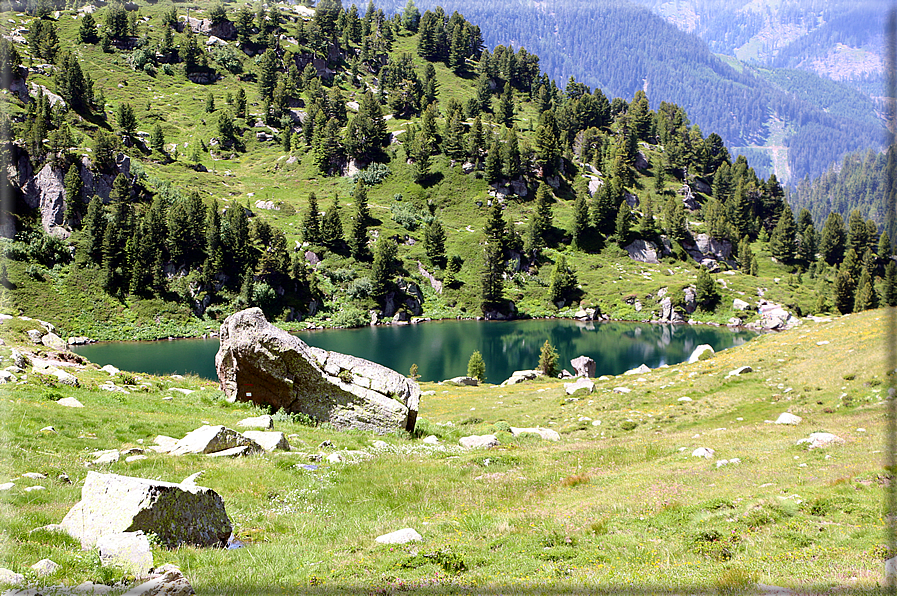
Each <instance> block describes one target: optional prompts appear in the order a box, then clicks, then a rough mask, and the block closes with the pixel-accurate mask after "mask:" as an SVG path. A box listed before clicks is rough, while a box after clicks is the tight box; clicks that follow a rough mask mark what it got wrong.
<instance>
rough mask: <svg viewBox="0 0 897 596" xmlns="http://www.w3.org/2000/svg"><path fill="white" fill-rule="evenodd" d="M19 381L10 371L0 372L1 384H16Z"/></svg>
mask: <svg viewBox="0 0 897 596" xmlns="http://www.w3.org/2000/svg"><path fill="white" fill-rule="evenodd" d="M17 380H18V379H16V376H15V375H14V374H12V373H11V372H10V371H8V370H0V384H2V385H5V384H6V383H15V382H16V381H17Z"/></svg>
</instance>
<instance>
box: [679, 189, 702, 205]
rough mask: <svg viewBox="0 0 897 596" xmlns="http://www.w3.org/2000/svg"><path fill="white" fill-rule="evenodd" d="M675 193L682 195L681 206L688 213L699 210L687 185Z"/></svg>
mask: <svg viewBox="0 0 897 596" xmlns="http://www.w3.org/2000/svg"><path fill="white" fill-rule="evenodd" d="M677 192H678V193H679V194H680V195H682V204H683V205H684V206H685V208H686V209H688V210H689V211H697V210H698V209H700V208H701V204H700V203H698V201H697V199H695V195H694V193H693V192H692V190H691V187H690V186H689V185H688V184H683V185H682V187H681V188H680V189H679V190H678V191H677Z"/></svg>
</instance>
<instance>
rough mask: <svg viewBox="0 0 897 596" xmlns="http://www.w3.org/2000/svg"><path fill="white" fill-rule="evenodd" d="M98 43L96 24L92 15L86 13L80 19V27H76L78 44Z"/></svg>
mask: <svg viewBox="0 0 897 596" xmlns="http://www.w3.org/2000/svg"><path fill="white" fill-rule="evenodd" d="M98 41H100V36H99V33H98V32H97V22H96V20H95V19H94V18H93V15H92V14H90V13H86V14H85V15H84V17H82V19H81V26H80V27H78V42H79V43H96V42H98Z"/></svg>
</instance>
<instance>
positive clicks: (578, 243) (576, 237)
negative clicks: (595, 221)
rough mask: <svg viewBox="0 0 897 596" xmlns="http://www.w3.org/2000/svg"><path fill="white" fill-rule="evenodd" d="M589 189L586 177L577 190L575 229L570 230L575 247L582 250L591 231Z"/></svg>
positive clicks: (574, 210) (574, 208)
mask: <svg viewBox="0 0 897 596" xmlns="http://www.w3.org/2000/svg"><path fill="white" fill-rule="evenodd" d="M588 197H589V190H588V186H586V185H585V179H583V180H582V182H581V183H580V184H579V188H577V190H576V201H575V202H574V203H573V229H572V230H571V232H570V235H571V238H572V241H573V247H574V248H576V249H577V250H582V248H583V246H585V241H586V237H587V236H588V233H589V202H588Z"/></svg>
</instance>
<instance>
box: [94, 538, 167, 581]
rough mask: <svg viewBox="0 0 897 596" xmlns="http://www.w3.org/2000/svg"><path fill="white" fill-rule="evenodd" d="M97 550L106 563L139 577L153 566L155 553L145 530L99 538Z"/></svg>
mask: <svg viewBox="0 0 897 596" xmlns="http://www.w3.org/2000/svg"><path fill="white" fill-rule="evenodd" d="M96 548H97V550H99V551H100V560H101V561H102V562H103V564H104V565H116V566H118V567H122V568H124V569H125V570H127V571H128V573H130V574H133V575H135V576H137V577H142V576H145V575H146V574H147V573H149V572H150V569H152V568H153V553H152V551H151V550H150V543H149V540H148V539H147V537H146V536H145V535H144V533H143V532H140V531H137V532H116V533H113V534H105V535H103V536H100V537H99V538H98V539H97V543H96Z"/></svg>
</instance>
